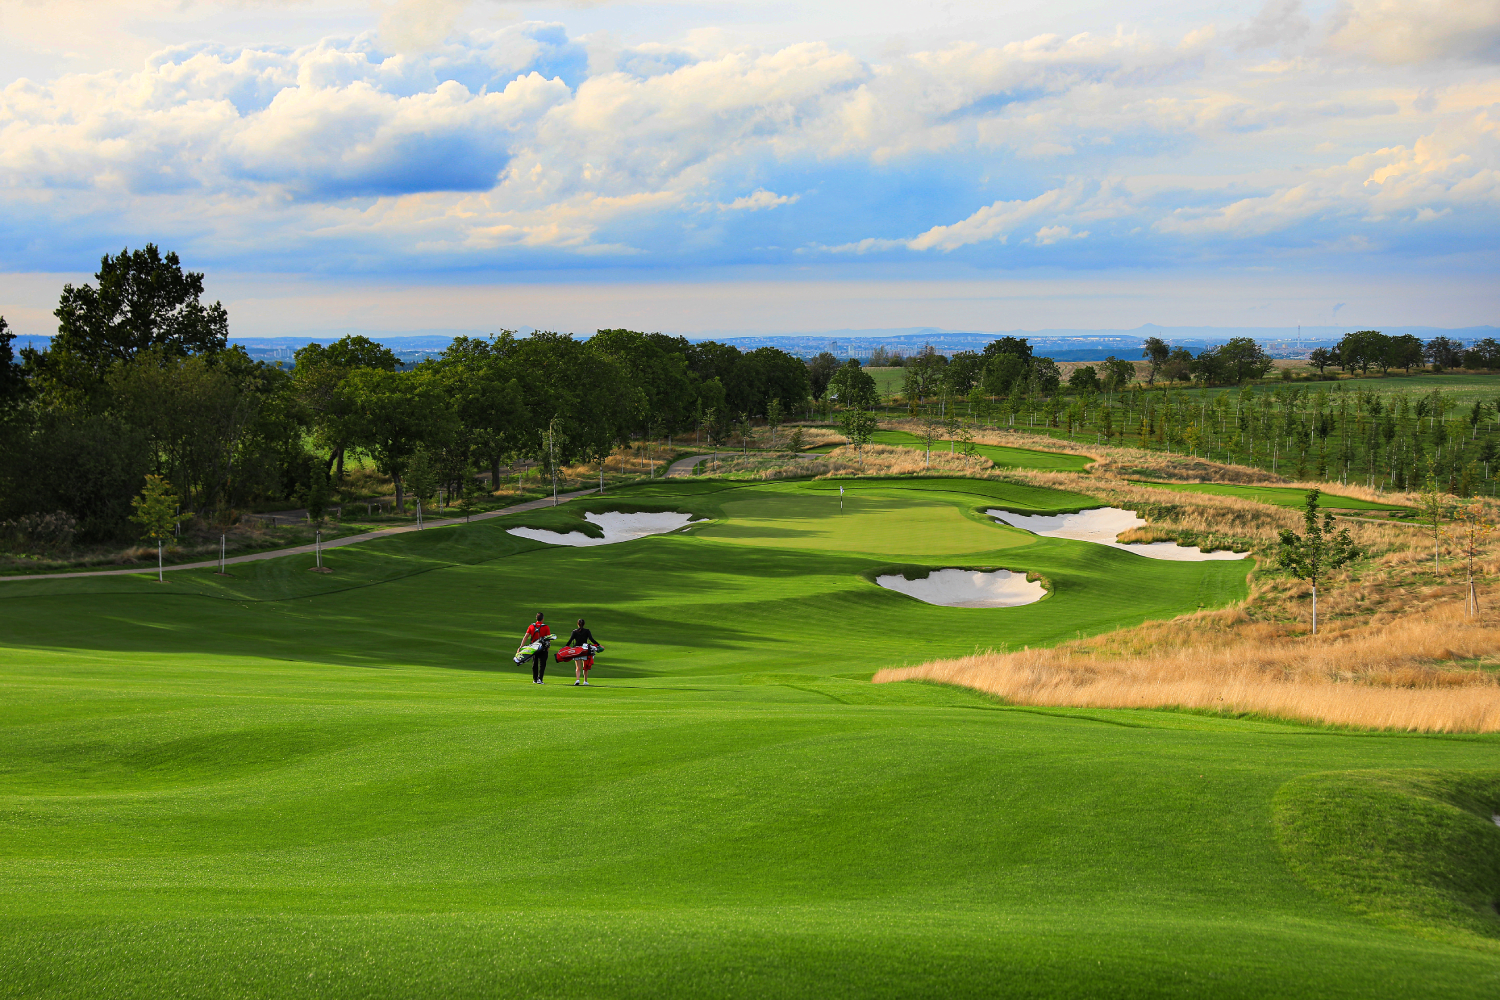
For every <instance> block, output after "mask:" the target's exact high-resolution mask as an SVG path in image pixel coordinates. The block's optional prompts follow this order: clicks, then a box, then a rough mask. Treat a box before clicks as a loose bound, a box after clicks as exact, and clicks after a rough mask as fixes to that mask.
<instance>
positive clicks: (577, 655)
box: [552, 642, 603, 666]
mask: <svg viewBox="0 0 1500 1000" xmlns="http://www.w3.org/2000/svg"><path fill="white" fill-rule="evenodd" d="M602 648H603V647H602V646H595V645H593V644H592V643H587V642H586V643H584V644H583V645H582V646H564V647H563V648H562V649H559V650H558V651H557V652H556V653H554V654H553V656H552V658H553V659H554V660H556V661H557V662H558V663H571V662H572V661H573V660H578V659H583V658H584V657H587V658H588V660H589V665H590V666H593V660H594V654H595V653H597V652H599V650H600V649H602Z"/></svg>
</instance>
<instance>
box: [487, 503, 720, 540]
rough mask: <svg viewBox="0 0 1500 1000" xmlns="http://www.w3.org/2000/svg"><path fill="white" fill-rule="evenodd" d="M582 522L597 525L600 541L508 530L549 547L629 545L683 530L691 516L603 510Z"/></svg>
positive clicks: (575, 534) (533, 530) (532, 530)
mask: <svg viewBox="0 0 1500 1000" xmlns="http://www.w3.org/2000/svg"><path fill="white" fill-rule="evenodd" d="M583 518H584V520H586V521H589V522H591V523H593V524H597V525H598V526H599V527H600V528H601V529H603V531H604V537H603V538H595V537H593V536H592V535H585V534H584V533H583V532H581V531H569V532H567V533H563V532H560V531H543V530H542V529H541V528H511V529H510V533H511V534H512V535H519V536H520V537H522V538H530V539H532V540H534V541H538V542H546V543H547V544H549V545H613V544H614V543H615V542H630V541H634V540H635V539H637V538H645V537H646V536H647V535H665V534H666V533H667V532H669V531H676V530H677V529H678V528H683V527H686V526H687V525H688V524H690V523H692V520H693V515H691V514H682V513H678V512H677V511H668V512H666V513H664V514H624V513H621V512H619V511H605V512H604V513H603V514H592V513H590V514H585V515H583Z"/></svg>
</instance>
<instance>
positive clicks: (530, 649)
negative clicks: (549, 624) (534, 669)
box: [515, 635, 556, 663]
mask: <svg viewBox="0 0 1500 1000" xmlns="http://www.w3.org/2000/svg"><path fill="white" fill-rule="evenodd" d="M554 638H556V637H555V636H550V635H549V636H544V637H543V638H541V639H538V640H537V641H536V642H532V643H528V644H526V645H525V646H522V647H521V648H520V649H518V650H516V656H515V661H516V662H517V663H525V662H526V661H527V660H529V659H531V658H532V656H534V655H535V654H537V653H544V652H546V651H547V647H548V646H550V645H551V644H552V640H553V639H554Z"/></svg>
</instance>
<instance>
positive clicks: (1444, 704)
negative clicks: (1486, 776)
mask: <svg viewBox="0 0 1500 1000" xmlns="http://www.w3.org/2000/svg"><path fill="white" fill-rule="evenodd" d="M1237 617H1238V618H1241V619H1242V618H1243V613H1242V612H1235V611H1230V612H1210V613H1206V614H1200V615H1195V616H1191V617H1189V618H1187V619H1179V620H1177V621H1174V622H1165V623H1155V624H1151V625H1147V626H1142V627H1140V628H1137V629H1128V630H1125V631H1124V632H1122V633H1116V634H1115V635H1114V636H1113V637H1111V638H1104V641H1100V640H1083V641H1079V642H1073V643H1066V644H1064V645H1062V646H1058V647H1056V648H1053V649H1024V650H1021V651H1020V652H1014V653H994V652H988V653H979V654H976V655H973V656H966V657H963V658H961V659H957V660H938V661H933V662H930V663H924V664H921V665H920V666H915V667H900V668H894V669H887V670H882V671H880V672H879V673H877V674H876V675H875V678H874V679H875V682H876V683H877V684H879V683H887V682H890V681H904V680H930V681H939V682H942V683H946V684H959V685H962V686H964V687H971V688H976V689H978V690H980V691H986V692H988V693H990V694H993V695H997V696H999V697H1001V698H1004V699H1006V700H1007V701H1011V702H1014V703H1017V704H1022V705H1051V706H1077V707H1090V708H1177V709H1206V710H1209V711H1215V712H1224V713H1232V714H1240V713H1254V714H1258V715H1265V716H1274V717H1279V718H1286V719H1297V720H1303V721H1308V722H1322V723H1332V724H1334V725H1345V726H1358V727H1366V728H1372V729H1400V730H1414V731H1420V732H1497V731H1500V683H1497V682H1496V677H1495V675H1494V674H1492V673H1489V672H1486V671H1482V670H1476V669H1472V668H1470V669H1462V668H1459V667H1456V666H1454V665H1453V661H1455V660H1471V661H1477V660H1481V659H1486V658H1493V657H1494V656H1495V655H1496V654H1497V653H1500V627H1497V626H1496V624H1495V622H1494V621H1493V620H1476V619H1471V618H1466V617H1465V616H1464V615H1463V609H1462V606H1461V605H1459V604H1456V603H1454V604H1449V605H1446V606H1443V607H1440V608H1436V609H1433V610H1431V611H1429V612H1427V613H1424V614H1419V615H1408V616H1403V617H1399V618H1396V619H1394V620H1391V621H1388V622H1386V623H1385V624H1382V625H1373V626H1368V627H1365V628H1362V629H1346V630H1338V631H1328V632H1322V633H1320V634H1319V635H1317V636H1316V637H1313V636H1298V637H1288V636H1285V635H1281V634H1278V630H1277V629H1276V628H1275V627H1274V626H1272V625H1267V624H1263V625H1261V627H1259V628H1255V627H1250V628H1234V627H1230V626H1232V625H1234V624H1236V622H1235V621H1234V619H1235V618H1237ZM1101 638H1103V637H1101Z"/></svg>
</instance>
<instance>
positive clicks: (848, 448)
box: [827, 444, 995, 476]
mask: <svg viewBox="0 0 1500 1000" xmlns="http://www.w3.org/2000/svg"><path fill="white" fill-rule="evenodd" d="M828 458H829V460H830V461H831V462H833V463H835V464H836V465H837V468H836V469H830V470H829V472H828V473H827V474H828V475H865V476H916V475H924V474H926V475H948V476H952V475H959V476H976V475H983V474H984V473H986V472H989V471H990V470H991V469H993V468H994V467H995V463H994V462H991V461H990V460H989V459H987V458H985V457H983V456H981V455H972V456H970V455H950V454H948V453H947V452H946V451H944V452H938V451H934V452H933V453H932V457H931V460H929V459H928V457H927V455H926V454H925V453H923V452H920V451H917V450H915V449H913V448H900V447H895V446H892V445H884V444H867V445H865V446H864V447H863V448H855V447H854V446H853V445H845V446H844V447H842V448H835V449H834V450H833V451H831V452H829V453H828Z"/></svg>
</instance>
